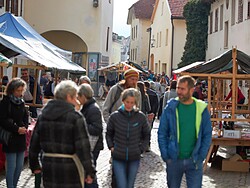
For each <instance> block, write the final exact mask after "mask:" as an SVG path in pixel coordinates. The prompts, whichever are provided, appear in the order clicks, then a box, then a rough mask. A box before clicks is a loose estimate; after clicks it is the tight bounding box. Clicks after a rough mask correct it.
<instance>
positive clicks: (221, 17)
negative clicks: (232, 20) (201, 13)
mask: <svg viewBox="0 0 250 188" xmlns="http://www.w3.org/2000/svg"><path fill="white" fill-rule="evenodd" d="M223 8H224V7H223V4H222V5H221V6H220V30H222V29H223Z"/></svg>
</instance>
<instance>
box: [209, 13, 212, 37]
mask: <svg viewBox="0 0 250 188" xmlns="http://www.w3.org/2000/svg"><path fill="white" fill-rule="evenodd" d="M209 27H210V29H209V33H210V34H212V33H213V12H211V13H210V26H209Z"/></svg>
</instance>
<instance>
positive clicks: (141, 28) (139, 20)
mask: <svg viewBox="0 0 250 188" xmlns="http://www.w3.org/2000/svg"><path fill="white" fill-rule="evenodd" d="M154 3H155V0H139V1H137V2H136V3H134V4H133V5H132V6H131V7H130V8H129V12H128V19H127V24H128V25H131V33H130V52H129V60H130V61H132V62H134V63H137V64H139V65H141V66H143V67H145V66H148V63H147V62H148V59H149V33H148V32H147V30H148V28H150V24H151V22H150V18H151V15H152V12H153V9H154V7H153V6H154Z"/></svg>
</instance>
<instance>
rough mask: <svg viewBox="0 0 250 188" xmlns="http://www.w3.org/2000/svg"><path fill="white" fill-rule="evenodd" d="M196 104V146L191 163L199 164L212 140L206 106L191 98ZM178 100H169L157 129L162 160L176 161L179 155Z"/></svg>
mask: <svg viewBox="0 0 250 188" xmlns="http://www.w3.org/2000/svg"><path fill="white" fill-rule="evenodd" d="M193 100H194V101H195V103H196V132H197V133H196V137H197V141H196V145H195V147H194V150H193V152H192V154H191V158H192V159H193V162H194V163H196V164H198V163H199V164H200V163H201V162H202V161H203V160H204V159H205V157H206V155H207V152H208V149H209V147H210V144H211V139H212V125H211V121H210V114H209V112H208V109H207V104H206V103H205V102H203V101H201V100H197V99H195V98H193ZM179 102H180V101H179V100H178V98H176V99H171V100H170V101H169V102H168V104H167V106H166V108H165V109H164V111H163V113H162V116H161V121H160V126H159V129H158V143H159V148H160V152H161V157H162V159H163V160H164V161H165V162H166V161H167V160H168V159H172V160H177V159H178V155H179V144H178V139H179V138H178V125H177V124H178V118H177V114H178V111H177V106H178V104H179Z"/></svg>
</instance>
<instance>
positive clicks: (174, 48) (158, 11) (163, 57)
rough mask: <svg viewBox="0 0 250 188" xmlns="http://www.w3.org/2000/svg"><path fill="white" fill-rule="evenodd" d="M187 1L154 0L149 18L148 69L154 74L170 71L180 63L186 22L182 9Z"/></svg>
mask: <svg viewBox="0 0 250 188" xmlns="http://www.w3.org/2000/svg"><path fill="white" fill-rule="evenodd" d="M187 2H188V0H156V3H155V6H154V11H153V14H152V18H151V22H152V25H151V48H150V66H149V69H151V70H152V71H154V72H155V73H161V72H165V73H166V74H167V75H168V76H171V73H172V70H174V69H176V68H177V65H178V63H180V61H181V57H182V54H183V52H184V45H185V42H186V35H187V32H186V21H185V19H184V17H183V7H184V6H185V4H186V3H187Z"/></svg>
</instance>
